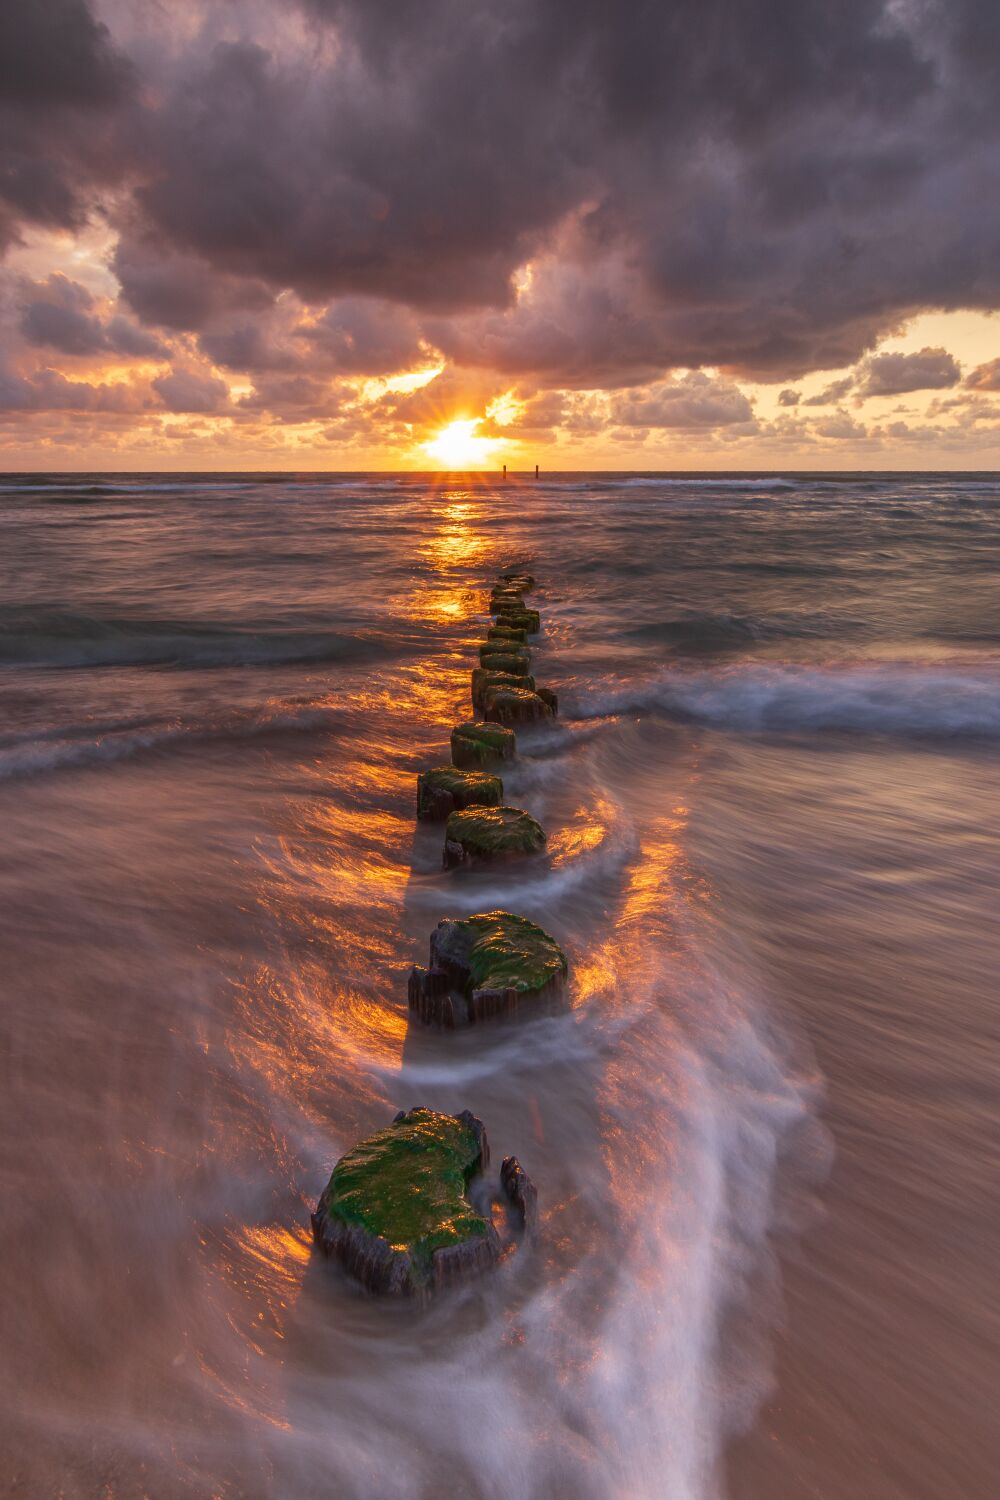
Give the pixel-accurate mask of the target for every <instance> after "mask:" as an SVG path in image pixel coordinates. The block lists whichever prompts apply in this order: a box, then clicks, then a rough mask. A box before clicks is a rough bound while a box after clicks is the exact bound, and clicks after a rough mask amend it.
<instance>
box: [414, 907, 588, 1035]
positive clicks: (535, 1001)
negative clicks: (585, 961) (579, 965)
mask: <svg viewBox="0 0 1000 1500" xmlns="http://www.w3.org/2000/svg"><path fill="white" fill-rule="evenodd" d="M567 971H568V966H567V963H566V955H565V954H564V953H563V951H562V949H561V948H560V947H559V945H558V944H557V943H556V941H555V939H554V938H551V937H550V936H549V934H548V933H547V932H546V931H545V929H544V928H542V927H539V926H538V924H537V923H535V922H531V921H529V919H528V918H527V917H519V916H515V915H514V914H513V913H512V912H507V911H492V912H484V913H480V914H479V915H477V916H474V917H465V918H464V919H463V920H459V921H450V920H447V919H446V920H445V921H443V922H439V923H438V925H437V927H436V928H435V929H434V931H433V932H432V933H431V942H430V962H429V965H428V967H427V968H426V969H425V968H423V967H421V965H419V964H417V965H415V966H414V969H413V971H412V973H411V974H410V981H409V989H408V999H409V1006H410V1009H411V1010H412V1011H414V1012H415V1013H416V1014H417V1015H418V1016H419V1018H420V1020H422V1021H424V1022H427V1023H429V1024H436V1025H440V1026H448V1027H451V1026H463V1025H470V1024H472V1023H474V1022H477V1021H485V1020H488V1019H489V1018H491V1017H493V1016H499V1015H512V1014H514V1013H515V1012H517V1011H518V1010H520V1009H521V1008H522V1007H523V1006H524V1005H525V1004H528V1003H530V1004H531V1006H532V1007H533V1008H539V1009H541V1008H542V1007H543V1004H544V1003H547V1002H550V1001H552V1000H554V999H557V998H558V997H560V996H561V995H562V992H563V988H564V985H565V981H566V974H567Z"/></svg>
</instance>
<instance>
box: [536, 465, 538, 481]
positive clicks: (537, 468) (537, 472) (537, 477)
mask: <svg viewBox="0 0 1000 1500" xmlns="http://www.w3.org/2000/svg"><path fill="white" fill-rule="evenodd" d="M535 478H536V479H537V478H538V465H537V464H536V465H535Z"/></svg>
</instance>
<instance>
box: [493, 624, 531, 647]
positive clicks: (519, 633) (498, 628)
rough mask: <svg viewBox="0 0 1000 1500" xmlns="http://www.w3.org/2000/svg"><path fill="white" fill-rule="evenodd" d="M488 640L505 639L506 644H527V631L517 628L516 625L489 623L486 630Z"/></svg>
mask: <svg viewBox="0 0 1000 1500" xmlns="http://www.w3.org/2000/svg"><path fill="white" fill-rule="evenodd" d="M486 639H487V640H488V641H505V642H506V643H507V645H508V646H526V645H527V644H528V632H527V631H526V630H519V629H518V628H517V626H516V625H491V626H490V628H489V630H487V632H486Z"/></svg>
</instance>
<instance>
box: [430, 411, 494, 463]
mask: <svg viewBox="0 0 1000 1500" xmlns="http://www.w3.org/2000/svg"><path fill="white" fill-rule="evenodd" d="M482 420H483V419H482V417H460V418H458V419H456V420H455V421H454V422H449V423H448V425H447V427H442V429H441V431H440V432H439V433H438V435H437V437H434V438H432V439H431V440H430V442H429V443H424V451H425V452H427V453H429V454H430V456H431V458H434V459H436V460H437V462H438V463H439V464H440V465H441V467H442V468H443V469H481V468H482V467H483V466H484V465H485V464H487V463H488V462H489V460H490V457H491V456H492V454H493V453H494V452H495V451H496V449H497V447H498V446H499V445H500V443H501V442H502V439H501V438H488V437H477V436H476V428H477V427H478V426H479V424H480V422H481V421H482Z"/></svg>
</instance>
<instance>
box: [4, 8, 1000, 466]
mask: <svg viewBox="0 0 1000 1500" xmlns="http://www.w3.org/2000/svg"><path fill="white" fill-rule="evenodd" d="M998 169H1000V4H998V3H997V0H841V3H840V4H832V3H831V0H619V3H617V4H612V3H609V0H281V3H280V4H276V3H274V0H31V3H30V4H16V3H14V0H0V254H2V260H0V468H2V469H7V470H11V469H119V470H121V469H126V470H127V469H158V470H166V469H340V470H352V469H353V470H357V469H372V468H376V469H428V468H449V467H456V468H464V467H472V468H486V469H496V468H498V467H499V466H500V464H501V463H507V464H509V465H510V467H511V468H512V469H514V470H516V469H523V468H531V467H533V466H534V464H536V463H538V464H539V465H540V466H541V467H542V469H543V470H558V469H580V468H582V469H587V468H596V469H661V468H668V469H735V470H743V469H751V470H760V469H767V470H771V469H796V468H799V469H801V468H806V469H876V468H877V469H916V468H943V469H990V468H997V467H1000V319H998V318H997V315H996V311H997V309H998V308H1000V191H998V182H1000V170H998Z"/></svg>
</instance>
